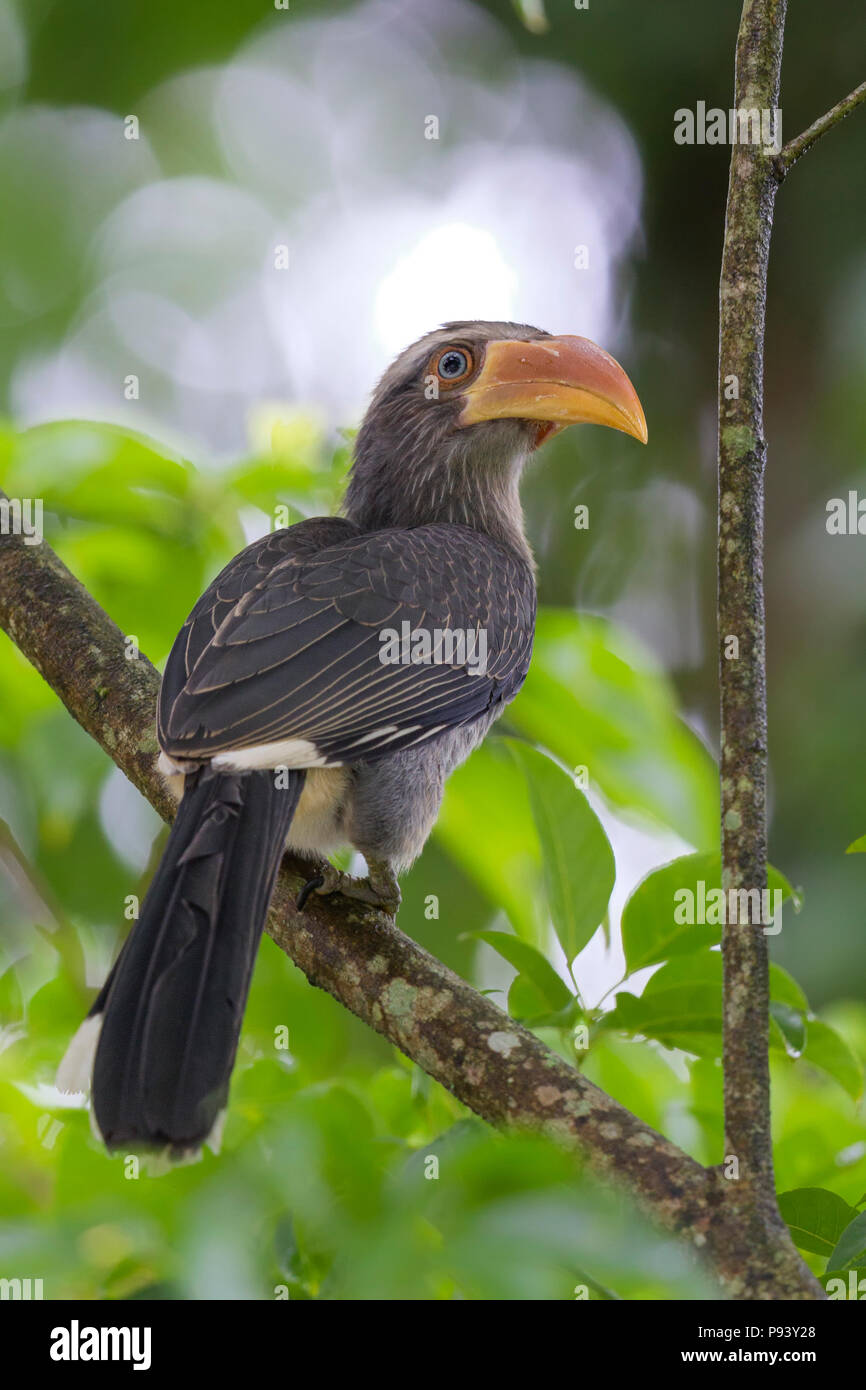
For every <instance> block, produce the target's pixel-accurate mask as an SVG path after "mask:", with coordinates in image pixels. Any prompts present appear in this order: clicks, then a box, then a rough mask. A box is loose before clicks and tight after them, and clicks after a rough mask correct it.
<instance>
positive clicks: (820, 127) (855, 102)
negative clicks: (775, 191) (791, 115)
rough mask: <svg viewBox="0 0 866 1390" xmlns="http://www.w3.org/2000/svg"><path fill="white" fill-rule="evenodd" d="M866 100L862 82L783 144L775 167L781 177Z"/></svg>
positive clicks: (864, 84) (864, 83)
mask: <svg viewBox="0 0 866 1390" xmlns="http://www.w3.org/2000/svg"><path fill="white" fill-rule="evenodd" d="M864 101H866V82H861V83H860V86H859V87H855V88H854V90H853V92H849V94H848V96H846V97H843V98H842V100H841V101H837V103H836V105H835V106H833V107H831V109H830V110H829V111H825V113H824V115H823V116H819V117H818V119H817V121H813V122H812V124H811V125H810V126H809V128H808V130H804V131H803V133H802V135H798V136H797V138H796V139H795V140H789V141H788V143H787V145H785V146H783V148H782V150H781V153H780V154H778V155H777V156H776V159H775V161H774V167H775V169H776V173H777V175H778V176H779V179H780V180H781V179H783V178H784V177H785V175H786V174H787V172H788V170H789V169H791V168H793V166H794V165H795V164H796V163H797V160H798V159H800V158H801V157H802V156H803V155H804V154H805V153H806V151H807V150H810V149H811V148H812V146H813V145H814V144H815V142H816V140H820V139H821V136H822V135H826V133H827V131H828V130H832V129H833V127H834V125H838V124H839V122H840V121H844V119H845V117H846V116H850V115H851V112H852V111H854V110H855V109H856V108H857V107H858V106H859V105H860V104H861V102H864Z"/></svg>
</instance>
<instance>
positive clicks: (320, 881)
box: [297, 860, 400, 917]
mask: <svg viewBox="0 0 866 1390" xmlns="http://www.w3.org/2000/svg"><path fill="white" fill-rule="evenodd" d="M367 868H368V870H369V873H368V877H367V878H355V877H354V876H353V875H352V874H344V873H342V872H341V871H340V870H339V869H335V868H334V866H333V865H332V864H328V865H326V866H325V868H324V869H323V870H322V872H321V873H319V874H316V876H315V878H311V879H309V881H308V882H307V883H305V884H304V886H303V888H302V889H301V891H300V893H299V894H298V899H297V908H298V911H299V912H303V910H304V906H305V904H306V902H307V899H308V898H309V896H310V894H311V893H315V894H316V895H317V896H318V897H322V898H327V897H330V895H331V894H332V893H341V894H342V896H343V897H344V898H352V899H353V900H354V901H355V902H362V903H370V904H371V906H373V907H378V908H380V909H381V910H382V911H383V912H389V913H390V914H391V916H392V917H393V916H394V915H395V914H396V912H397V909H398V907H399V906H400V885H399V884H398V882H397V878H396V875H395V874H394V870H393V869H392V868H391V866H390V864H385V863H381V862H379V861H377V860H368V862H367Z"/></svg>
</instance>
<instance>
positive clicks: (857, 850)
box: [845, 835, 866, 854]
mask: <svg viewBox="0 0 866 1390" xmlns="http://www.w3.org/2000/svg"><path fill="white" fill-rule="evenodd" d="M845 853H846V854H866V835H861V836H860V838H859V839H858V840H852V842H851V844H850V845H849V846H848V848H847V849H846V851H845Z"/></svg>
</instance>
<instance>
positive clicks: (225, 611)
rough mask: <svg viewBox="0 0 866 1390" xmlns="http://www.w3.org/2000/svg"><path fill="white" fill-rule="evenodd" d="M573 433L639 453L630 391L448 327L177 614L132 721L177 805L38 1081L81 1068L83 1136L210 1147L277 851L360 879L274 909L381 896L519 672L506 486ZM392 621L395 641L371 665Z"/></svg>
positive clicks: (507, 342)
mask: <svg viewBox="0 0 866 1390" xmlns="http://www.w3.org/2000/svg"><path fill="white" fill-rule="evenodd" d="M581 421H589V422H595V423H598V424H603V425H609V426H612V427H613V428H614V429H618V430H622V431H624V432H625V433H626V434H630V435H633V436H635V437H636V438H637V439H639V440H641V441H643V442H644V443H645V442H646V438H647V430H646V421H645V419H644V413H643V410H642V408H641V405H640V402H639V400H638V398H637V395H636V393H635V391H634V388H633V387H632V385H631V382H630V381H629V379H628V377H627V376H626V374H625V372H624V371H623V370H622V368H621V367H620V366H619V365H618V364H617V363H616V362H615V361H614V360H613V358H612V357H609V356H608V354H607V353H606V352H603V351H602V350H601V348H599V347H596V346H595V344H594V343H592V342H590V341H589V339H587V338H579V337H552V336H551V335H550V334H548V333H544V332H541V331H539V330H538V329H536V328H531V327H529V326H527V325H526V324H516V323H486V322H479V323H471V322H459V323H448V324H446V325H445V326H444V327H442V328H441V329H438V330H436V331H435V332H432V333H428V334H427V335H426V336H425V337H423V338H421V339H420V340H419V341H418V342H416V343H414V344H413V345H412V346H411V347H409V348H407V350H406V351H405V352H403V353H402V354H401V355H400V356H399V357H398V358H397V360H396V361H395V362H394V363H393V364H392V366H391V367H390V368H389V369H388V370H387V371H386V373H385V375H384V376H383V378H382V380H381V381H380V383H379V385H378V387H377V388H376V390H375V392H374V394H373V398H372V401H371V404H370V406H369V409H368V410H367V413H366V415H365V417H364V420H363V423H362V425H361V428H360V431H359V433H358V436H357V440H356V443H355V448H354V457H353V463H352V469H351V474H350V478H349V483H348V488H347V491H346V496H345V502H344V506H343V515H342V516H339V517H317V518H313V519H311V520H307V521H301V522H299V523H298V524H297V525H295V526H290V527H288V528H286V529H281V530H277V531H274V532H273V533H271V534H269V535H267V536H265V537H263V538H262V539H261V540H258V541H255V542H254V543H253V544H252V545H249V546H247V547H246V549H245V550H242V551H241V553H240V554H239V555H238V556H237V557H236V558H235V559H234V560H232V562H231V563H230V564H229V565H227V566H226V568H225V569H224V570H223V571H222V573H221V574H219V575H218V576H217V578H216V579H215V580H214V581H213V583H212V584H211V586H210V588H209V589H207V591H206V592H205V593H204V595H203V596H202V597H201V598H200V599H199V601H198V603H197V604H196V605H195V607H194V608H193V610H192V613H191V614H190V616H189V618H188V619H187V621H186V623H185V624H184V627H183V629H182V631H181V632H180V634H179V636H178V638H177V640H176V641H175V644H174V647H173V648H172V651H171V654H170V656H169V658H168V662H167V665H166V668H165V674H164V676H163V679H162V686H161V690H160V697H159V709H158V734H159V743H160V746H161V748H162V753H161V755H160V765H161V769H162V771H163V772H164V773H165V775H166V776H167V777H169V778H170V779H171V780H172V781H173V782H174V783H175V784H179V788H176V789H180V788H182V791H181V799H180V803H179V806H178V810H177V815H176V817H175V820H174V824H173V826H172V829H171V832H170V835H169V839H168V844H167V846H166V849H165V852H164V854H163V856H162V860H161V863H160V864H159V867H158V868H157V870H156V873H155V875H154V878H153V881H152V883H151V885H150V888H149V890H148V893H147V895H146V897H145V899H144V902H143V904H142V909H141V916H140V918H139V920H138V921H137V922H136V923H135V925H134V927H133V929H132V931H131V932H130V934H129V936H128V937H127V939H126V942H125V944H124V946H123V948H122V950H121V952H120V955H119V956H118V959H117V961H116V963H115V965H114V968H113V969H112V971H111V973H110V975H109V977H108V979H107V980H106V983H105V985H104V986H103V988H102V989H101V991H100V993H99V995H98V997H97V999H96V1001H95V1003H94V1005H93V1007H92V1009H91V1011H90V1014H89V1015H88V1017H87V1019H86V1020H85V1022H84V1023H83V1024H82V1026H81V1028H80V1029H79V1030H78V1033H77V1034H76V1035H75V1038H74V1039H73V1041H72V1043H71V1044H70V1047H69V1049H68V1051H67V1053H66V1056H65V1058H64V1060H63V1062H62V1063H61V1067H60V1070H59V1072H58V1085H59V1086H60V1087H61V1088H62V1089H65V1090H83V1089H86V1086H87V1083H88V1082H90V1084H91V1087H92V1116H93V1120H94V1124H95V1127H96V1128H97V1130H98V1132H99V1133H100V1135H101V1136H102V1138H103V1140H104V1142H105V1143H106V1145H107V1146H108V1148H109V1149H118V1148H123V1149H129V1148H132V1149H159V1150H166V1151H167V1152H168V1154H169V1155H170V1156H173V1157H182V1156H185V1155H188V1154H189V1153H190V1152H193V1151H195V1150H197V1149H198V1148H199V1147H200V1146H201V1144H202V1143H203V1142H205V1141H206V1140H210V1141H211V1143H212V1144H213V1133H212V1131H214V1130H215V1129H216V1128H217V1121H218V1119H219V1118H220V1116H221V1113H222V1112H223V1111H224V1109H225V1105H226V1101H227V1096H228V1089H229V1080H230V1077H231V1072H232V1067H233V1065H234V1058H235V1053H236V1050H237V1045H238V1039H239V1035H240V1029H241V1022H242V1018H243V1012H244V1007H245V1004H246V998H247V992H248V989H249V984H250V977H251V974H252V969H253V963H254V959H255V954H256V951H257V949H258V944H259V939H260V937H261V934H262V930H263V927H264V923H265V917H266V914H267V910H268V905H269V902H270V898H271V893H272V891H273V887H274V882H275V879H276V875H277V870H278V868H279V864H280V859H281V856H282V854H283V850H284V848H286V847H288V848H289V849H291V850H293V851H295V852H297V853H299V854H301V855H304V856H310V857H311V858H313V859H315V860H316V861H320V860H321V859H322V858H324V857H326V856H327V855H328V854H330V853H332V852H333V851H334V850H335V849H337V848H339V847H348V846H351V847H353V848H354V849H356V850H359V851H360V852H361V854H363V856H364V858H365V860H366V863H367V868H368V873H369V877H368V879H366V880H359V879H353V878H350V877H349V876H348V875H344V874H341V873H338V872H337V871H336V870H335V869H333V868H332V867H330V866H328V867H327V868H326V869H325V870H324V871H323V872H319V873H318V874H313V876H312V877H311V879H310V882H309V883H308V884H307V886H306V888H305V889H304V891H303V893H302V895H301V899H299V906H301V907H302V906H303V901H305V900H306V895H307V894H308V893H309V892H316V893H321V894H327V893H333V892H341V893H344V894H347V895H349V896H351V897H360V898H362V899H364V900H365V901H368V902H374V903H378V904H381V905H382V906H384V907H387V908H389V909H391V910H394V909H396V906H397V904H398V902H399V889H398V887H397V880H396V877H395V875H396V873H399V872H400V871H402V870H404V869H406V868H407V867H408V866H409V865H410V864H411V863H412V862H413V860H415V859H416V858H417V856H418V855H419V854H420V852H421V849H422V847H423V845H424V843H425V841H426V839H427V836H428V835H429V833H430V831H431V829H432V826H433V823H434V821H435V819H436V815H437V812H438V809H439V804H440V802H441V799H442V793H443V787H444V783H445V779H446V777H447V776H448V774H449V773H450V772H451V771H452V770H453V769H454V768H455V767H456V766H457V765H458V764H459V763H461V762H462V761H463V760H464V759H465V758H466V757H467V756H468V754H469V753H470V752H471V751H472V749H473V748H474V747H476V745H477V744H478V743H479V742H480V741H481V740H482V739H483V738H484V735H485V734H486V732H487V730H488V728H489V727H490V725H491V723H492V722H493V720H494V719H496V718H497V717H498V716H499V715H500V714H501V713H502V711H503V709H504V708H505V706H506V705H507V704H508V702H509V701H510V700H512V699H513V698H514V696H515V695H516V694H517V692H518V690H519V689H520V687H521V685H522V684H523V681H524V678H525V676H526V673H527V669H528V666H529V658H530V652H531V649H532V639H533V631H534V624H535V606H536V600H535V582H534V570H533V559H532V554H531V552H530V549H529V546H528V544H527V541H526V537H525V535H524V530H523V519H522V514H521V509H520V500H519V496H518V483H519V480H520V476H521V472H522V469H523V466H524V464H525V463H526V461H527V459H528V457H529V455H530V454H531V453H532V452H533V450H534V449H536V448H537V447H538V445H539V444H541V443H542V442H543V441H544V440H545V439H547V438H548V437H549V436H550V435H551V434H553V433H554V432H556V431H557V430H560V429H562V428H564V427H565V426H566V425H569V424H573V423H577V422H581ZM396 632H400V633H402V634H403V635H404V636H405V635H406V634H409V635H410V637H411V642H409V643H406V642H404V641H401V643H398V644H397V648H396V650H397V651H398V653H399V655H398V657H397V658H396V659H388V660H386V659H385V656H384V653H385V650H386V648H385V645H384V640H383V639H384V635H385V634H386V633H390V634H394V633H396ZM417 634H421V635H422V636H425V635H426V637H427V641H426V642H422V643H420V644H419V645H418V646H417V647H416V642H415V638H416V635H417ZM458 634H462V635H463V637H464V640H463V641H462V642H461V641H457V640H455V639H456V636H457V635H458ZM482 639H483V640H482ZM388 640H389V642H390V643H391V646H390V647H389V650H390V651H391V652H392V654H393V652H394V650H395V648H394V646H393V639H392V638H389V639H388ZM419 651H420V657H419ZM481 652H483V656H484V659H483V661H481V660H477V659H473V657H475V658H477V657H478V655H479V653H481ZM406 658H408V659H406Z"/></svg>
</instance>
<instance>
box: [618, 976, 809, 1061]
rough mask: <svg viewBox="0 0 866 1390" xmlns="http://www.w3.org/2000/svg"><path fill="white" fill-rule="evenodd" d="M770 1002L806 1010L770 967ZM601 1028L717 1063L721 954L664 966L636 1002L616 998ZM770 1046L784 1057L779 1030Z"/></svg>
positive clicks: (793, 985) (795, 990)
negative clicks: (715, 1058) (647, 1040)
mask: <svg viewBox="0 0 866 1390" xmlns="http://www.w3.org/2000/svg"><path fill="white" fill-rule="evenodd" d="M770 998H771V1001H773V1002H778V1003H779V1004H781V1005H784V1006H785V1007H786V1008H787V1009H789V1010H791V1011H799V1012H800V1013H801V1014H802V1015H803V1016H805V1014H806V1011H807V1009H808V1004H807V1002H806V998H805V995H804V994H803V992H802V990H801V989H800V987H799V985H798V984H797V982H796V981H795V980H793V979H792V978H791V976H790V975H789V974H788V973H787V972H786V971H785V970H782V969H781V967H780V966H777V965H771V966H770ZM601 1026H602V1027H603V1028H605V1029H609V1028H614V1029H619V1028H622V1029H624V1030H625V1031H626V1032H628V1033H640V1034H642V1035H643V1036H644V1037H648V1038H655V1039H657V1041H659V1042H661V1043H664V1045H665V1046H666V1047H680V1048H682V1049H684V1050H685V1051H688V1052H693V1053H695V1054H696V1055H697V1056H699V1057H717V1056H718V1055H719V1053H720V1051H721V1038H722V956H721V952H720V951H704V952H702V953H700V954H696V955H691V956H680V957H677V958H676V959H674V960H672V961H669V962H668V963H667V964H666V965H663V966H662V967H661V969H660V970H657V971H656V973H655V974H654V975H653V976H652V978H651V979H650V980H649V981H648V983H647V986H646V988H645V989H644V992H643V994H642V995H641V996H640V998H637V997H636V996H635V995H633V994H631V993H630V992H628V991H621V992H620V993H619V994H617V996H616V1007H615V1008H614V1009H612V1010H611V1011H610V1013H607V1014H605V1015H604V1018H603V1020H602V1023H601ZM790 1026H793V1025H790ZM808 1026H809V1028H810V1029H811V1027H812V1026H813V1025H812V1024H811V1023H809V1025H808ZM823 1026H826V1025H823ZM771 1046H774V1047H776V1048H780V1049H784V1050H786V1051H787V1048H786V1046H785V1037H784V1034H783V1033H782V1032H781V1031H780V1030H777V1031H776V1032H775V1033H774V1032H773V1030H771ZM816 1065H818V1064H817V1063H816Z"/></svg>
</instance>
